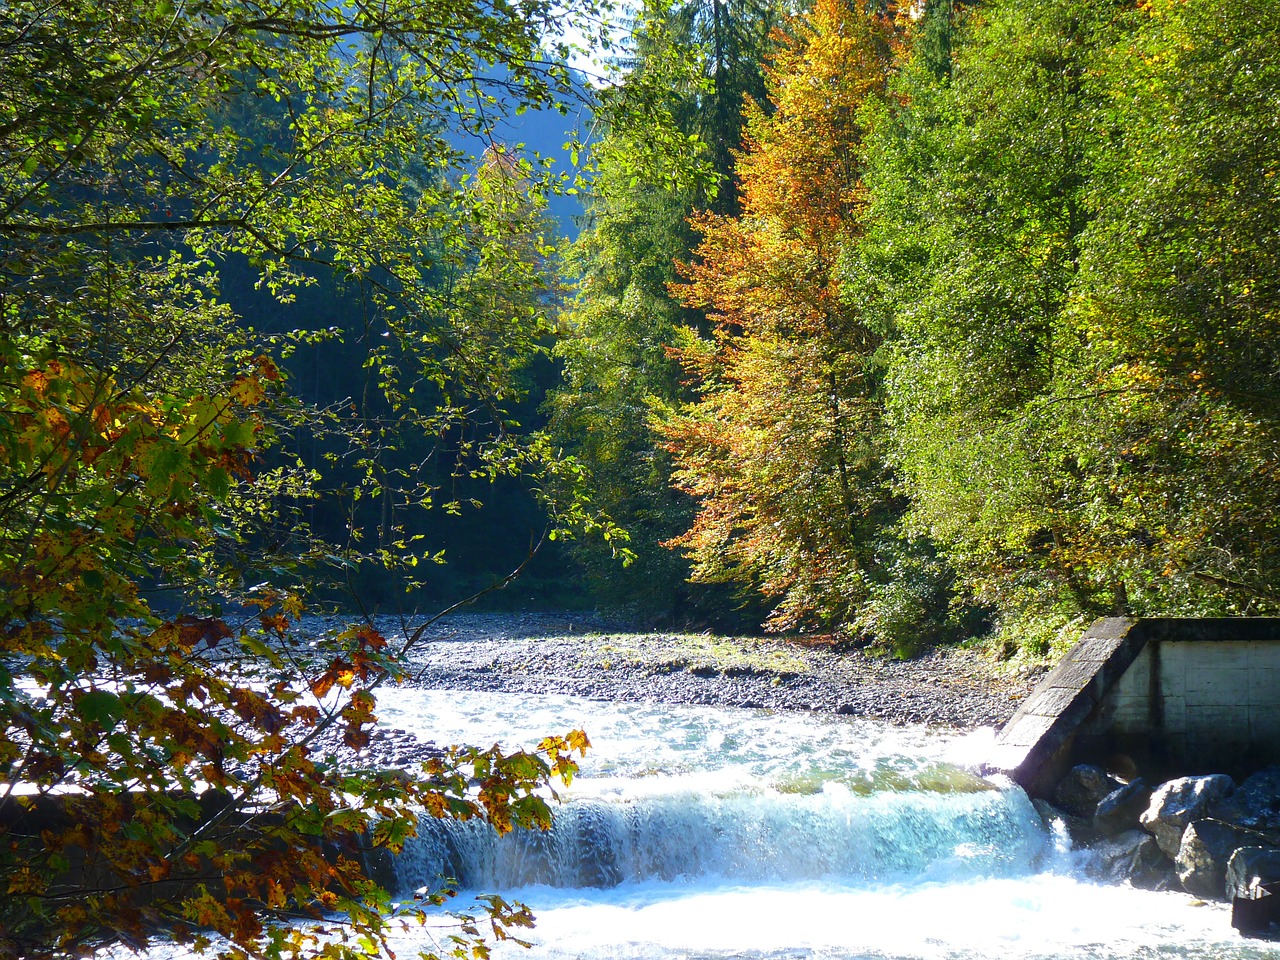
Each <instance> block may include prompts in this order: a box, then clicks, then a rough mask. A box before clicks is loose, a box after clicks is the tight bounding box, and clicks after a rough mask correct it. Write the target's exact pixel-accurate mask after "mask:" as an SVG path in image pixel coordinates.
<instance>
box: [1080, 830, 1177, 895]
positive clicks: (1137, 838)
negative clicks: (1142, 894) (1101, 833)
mask: <svg viewBox="0 0 1280 960" xmlns="http://www.w3.org/2000/svg"><path fill="white" fill-rule="evenodd" d="M1093 854H1094V856H1095V857H1096V859H1095V860H1094V861H1093V862H1092V863H1091V864H1090V865H1089V866H1088V867H1087V868H1086V872H1087V873H1089V875H1090V876H1093V877H1096V878H1097V879H1099V880H1105V881H1107V882H1108V883H1124V882H1125V881H1128V882H1129V883H1130V884H1131V885H1132V886H1135V887H1137V888H1138V889H1140V890H1167V889H1168V888H1169V887H1170V886H1172V881H1173V869H1172V868H1173V864H1171V863H1170V862H1169V858H1168V857H1166V856H1165V855H1164V854H1163V853H1161V851H1160V845H1159V844H1158V843H1156V839H1155V837H1153V836H1151V834H1149V833H1146V832H1144V831H1142V830H1127V831H1125V832H1124V833H1122V834H1120V835H1119V836H1118V837H1114V838H1112V839H1110V840H1106V841H1103V842H1102V843H1099V844H1097V845H1096V846H1094V847H1093Z"/></svg>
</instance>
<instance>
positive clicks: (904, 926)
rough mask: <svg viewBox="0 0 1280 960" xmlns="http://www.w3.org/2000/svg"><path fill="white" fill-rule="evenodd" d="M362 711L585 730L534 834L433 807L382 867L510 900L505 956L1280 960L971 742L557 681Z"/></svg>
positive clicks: (404, 943) (469, 725)
mask: <svg viewBox="0 0 1280 960" xmlns="http://www.w3.org/2000/svg"><path fill="white" fill-rule="evenodd" d="M379 707H380V709H379V714H380V719H381V722H382V723H384V724H386V725H388V726H391V727H399V728H402V729H405V730H411V731H416V732H419V733H420V734H421V735H422V736H423V737H424V739H431V740H435V741H436V742H439V743H471V744H477V745H488V744H491V743H494V742H501V743H503V744H504V746H515V745H524V746H532V745H534V744H536V742H537V741H538V740H539V739H540V738H541V737H542V736H543V735H545V734H547V733H564V732H567V731H568V730H569V729H572V728H582V729H585V730H586V731H587V733H588V735H589V736H590V738H591V741H592V744H593V749H592V750H591V751H590V752H589V753H588V755H587V757H586V759H585V760H584V761H583V763H582V772H581V774H580V776H579V777H578V779H576V780H575V781H574V782H573V784H572V786H571V787H569V788H568V789H562V790H561V791H560V792H561V795H562V797H563V800H564V802H563V803H562V804H561V805H560V806H559V807H558V809H557V817H556V822H555V825H554V827H553V828H552V830H551V831H549V832H547V833H524V834H518V835H512V836H510V837H506V838H503V839H501V840H499V839H497V838H496V837H494V836H493V835H492V833H491V832H490V831H488V830H486V829H485V828H484V827H483V826H482V825H477V824H458V823H453V822H440V821H430V822H427V823H425V824H424V829H423V831H422V836H421V837H420V838H418V839H417V840H415V841H413V842H411V844H410V845H409V846H408V848H407V849H406V851H405V853H404V854H403V855H402V856H401V857H400V859H399V861H398V877H399V886H400V889H399V891H398V893H399V894H400V895H402V896H410V895H412V893H413V891H414V890H415V889H416V888H418V887H422V886H431V885H435V884H437V883H439V882H440V880H441V879H442V878H445V877H449V878H454V879H456V880H457V881H458V883H459V885H460V887H461V889H462V893H461V895H460V896H459V897H458V899H457V901H455V903H456V905H457V906H458V907H459V908H462V907H464V906H465V905H466V902H467V901H468V900H469V899H470V898H471V897H472V896H474V894H476V893H482V892H499V893H501V894H502V895H503V896H505V897H506V898H507V899H509V900H519V901H522V902H524V903H526V904H528V905H529V906H530V907H531V908H532V909H533V911H534V912H535V914H536V915H537V927H536V929H535V930H534V931H533V932H532V934H531V935H529V939H531V940H532V941H533V942H534V946H533V948H532V950H531V951H525V950H523V949H521V948H519V947H515V946H512V945H503V944H499V945H497V947H496V949H495V955H496V956H498V957H500V958H504V960H505V958H508V957H527V958H529V960H568V958H584V960H597V958H599V960H606V958H607V960H624V958H681V960H694V958H707V960H722V958H724V960H727V958H737V957H741V958H751V960H773V958H777V960H807V958H815V960H826V958H831V960H1121V958H1135V957H1136V958H1149V960H1154V958H1174V957H1177V958H1193V960H1218V958H1222V960H1245V958H1270V960H1280V944H1270V943H1264V942H1258V941H1249V940H1243V939H1241V938H1240V937H1239V936H1238V935H1237V934H1236V933H1235V932H1234V931H1233V930H1232V929H1231V926H1230V917H1229V910H1228V908H1227V907H1226V906H1225V905H1223V904H1199V903H1198V901H1195V900H1193V899H1192V898H1190V897H1188V896H1185V895H1182V894H1177V893H1150V892H1145V891H1140V890H1133V889H1130V888H1128V887H1121V886H1108V885H1102V884H1097V883H1093V882H1090V881H1089V880H1088V879H1086V873H1085V869H1084V868H1085V867H1086V865H1087V861H1088V857H1089V854H1088V853H1087V852H1086V851H1072V850H1071V849H1070V848H1069V846H1068V844H1067V843H1066V842H1065V840H1064V839H1063V837H1062V836H1060V835H1057V834H1056V833H1055V831H1053V830H1048V829H1046V828H1045V827H1044V825H1043V824H1042V823H1041V821H1040V818H1039V817H1038V816H1037V814H1036V812H1035V810H1034V809H1033V808H1032V806H1031V804H1030V802H1029V801H1028V800H1027V798H1026V796H1025V795H1024V794H1023V793H1022V791H1021V790H1020V789H1018V788H1017V787H1011V786H1006V787H1003V788H999V787H994V786H992V785H990V784H987V783H985V782H984V781H981V780H979V779H978V778H976V777H974V776H973V775H971V774H969V773H967V772H965V770H964V769H963V766H964V764H966V763H972V762H974V761H976V760H978V759H980V757H981V755H982V751H983V747H984V745H985V742H986V740H985V737H984V736H983V735H981V734H970V735H959V734H956V733H954V732H951V731H941V730H936V729H929V728H926V727H894V726H889V725H887V724H882V723H876V722H872V721H866V720H857V719H851V718H845V717H838V716H819V715H810V714H804V713H794V712H785V713H782V712H769V711H764V710H747V709H734V708H727V709H726V708H711V707H672V706H664V705H662V704H642V703H627V704H620V703H619V704H615V703H606V702H599V701H589V700H583V699H576V698H572V697H566V696H558V695H543V696H539V695H533V694H495V693H460V692H445V691H422V690H405V689H400V690H390V691H387V690H384V691H383V692H382V693H381V695H380V703H379ZM440 922H441V924H444V923H445V918H444V917H441V918H440ZM447 934H448V928H447V927H445V926H440V927H439V928H436V927H434V926H430V925H429V926H428V927H427V928H426V929H419V930H415V931H414V932H413V933H411V934H405V935H400V936H399V937H398V938H397V942H396V947H397V952H401V955H404V954H409V955H413V954H414V953H416V951H417V950H423V949H441V948H442V947H444V946H445V944H444V941H443V938H444V937H445V936H447Z"/></svg>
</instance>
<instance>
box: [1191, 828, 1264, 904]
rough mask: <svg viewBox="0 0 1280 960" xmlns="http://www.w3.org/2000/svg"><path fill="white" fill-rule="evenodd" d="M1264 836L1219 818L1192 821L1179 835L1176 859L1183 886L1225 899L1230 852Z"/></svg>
mask: <svg viewBox="0 0 1280 960" xmlns="http://www.w3.org/2000/svg"><path fill="white" fill-rule="evenodd" d="M1265 839H1266V838H1265V837H1263V836H1262V835H1261V834H1259V833H1255V832H1254V831H1252V830H1246V829H1244V828H1243V827H1237V826H1235V825H1234V824H1231V823H1225V822H1223V821H1222V820H1193V821H1192V822H1191V823H1189V824H1187V829H1186V830H1185V831H1184V832H1183V834H1182V844H1181V845H1180V846H1179V847H1178V856H1177V859H1176V863H1177V865H1178V880H1179V881H1180V882H1181V883H1182V888H1183V889H1184V890H1186V891H1187V893H1191V894H1194V895H1195V896H1197V897H1203V898H1204V899H1206V900H1222V899H1225V897H1224V892H1223V891H1224V889H1225V880H1226V876H1227V863H1228V862H1229V861H1230V860H1231V856H1232V854H1234V853H1235V852H1236V850H1238V849H1239V848H1240V847H1246V846H1249V845H1251V844H1257V843H1258V842H1259V841H1262V840H1265Z"/></svg>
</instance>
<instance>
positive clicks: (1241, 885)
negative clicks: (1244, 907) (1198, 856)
mask: <svg viewBox="0 0 1280 960" xmlns="http://www.w3.org/2000/svg"><path fill="white" fill-rule="evenodd" d="M1271 883H1280V848H1277V847H1270V846H1248V847H1239V848H1237V850H1236V851H1235V852H1234V853H1233V854H1231V859H1230V860H1229V861H1227V874H1226V884H1225V890H1224V892H1225V893H1226V895H1227V897H1228V898H1234V897H1242V898H1244V899H1246V900H1247V899H1250V898H1256V896H1255V895H1256V894H1257V893H1258V891H1259V890H1260V889H1261V888H1262V887H1263V886H1264V885H1266V884H1271Z"/></svg>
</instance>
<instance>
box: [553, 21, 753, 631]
mask: <svg viewBox="0 0 1280 960" xmlns="http://www.w3.org/2000/svg"><path fill="white" fill-rule="evenodd" d="M772 19H773V14H772V12H771V9H770V8H769V7H768V6H767V5H759V4H755V5H753V4H744V5H740V6H735V7H734V8H733V10H731V9H730V5H727V4H722V3H720V2H719V0H717V2H716V3H714V4H710V5H708V4H704V3H690V4H686V5H683V6H677V7H673V8H668V7H658V8H656V9H650V10H648V12H647V14H646V16H645V17H643V18H642V19H641V20H640V21H639V23H638V24H637V28H636V32H635V36H634V37H633V45H634V48H635V49H634V55H633V57H632V58H631V59H630V60H628V66H629V67H630V73H629V74H628V75H627V76H626V78H625V80H624V81H623V83H622V84H621V85H620V87H619V88H618V90H617V93H616V95H617V96H618V97H619V98H620V99H621V100H622V101H623V102H624V103H625V102H626V101H627V100H628V99H629V98H631V97H637V98H638V99H639V100H640V101H641V102H650V101H652V99H654V97H652V96H648V95H647V91H649V90H655V91H657V93H656V96H657V97H660V98H661V101H662V103H663V107H664V110H665V112H666V115H667V116H669V117H670V119H671V126H672V128H674V129H675V130H677V131H679V133H680V136H681V138H682V140H681V141H680V142H679V143H678V144H677V145H676V152H678V154H679V157H678V159H679V163H678V164H676V165H672V164H670V163H669V162H666V161H664V162H666V166H665V167H659V166H655V165H653V160H655V159H661V158H663V157H664V156H666V157H669V156H670V154H671V153H672V152H673V151H661V150H658V149H655V147H658V146H660V145H657V144H654V143H653V142H652V132H651V130H650V129H649V128H648V127H647V126H646V125H644V124H635V125H630V126H615V127H614V128H611V129H610V130H609V131H608V132H607V133H606V134H605V136H603V137H602V138H601V140H600V141H598V142H597V143H595V144H594V145H593V147H592V153H593V157H594V162H595V165H596V167H597V170H598V173H597V175H596V177H595V179H594V181H593V183H592V188H591V196H590V200H589V202H588V205H587V216H586V225H585V229H584V230H583V233H582V235H581V237H580V239H579V240H578V242H577V243H576V244H575V246H574V249H573V251H572V253H571V256H570V258H569V262H568V269H569V272H570V274H571V276H573V277H574V278H575V280H576V283H577V293H576V296H575V297H574V298H573V300H572V301H571V302H570V303H569V305H568V307H567V309H566V310H565V312H564V314H563V315H562V330H561V336H560V340H559V342H558V343H557V345H556V355H557V357H559V358H560V359H561V360H562V361H563V364H564V368H563V370H564V373H563V376H564V386H563V387H561V388H560V389H558V390H556V391H554V392H553V393H552V395H551V397H550V398H549V401H548V407H549V409H550V411H551V414H552V424H551V428H552V431H553V433H554V435H555V436H556V438H557V439H558V440H559V441H560V442H562V443H564V444H565V445H566V447H567V449H569V450H571V451H572V452H573V455H574V456H575V457H576V458H577V459H578V460H579V461H580V462H581V463H582V465H583V467H584V469H585V470H587V471H588V476H589V478H590V479H589V484H590V486H591V489H592V491H593V495H594V497H595V498H596V499H597V501H598V502H599V503H600V505H601V506H602V507H604V508H605V509H606V511H607V512H608V513H609V515H610V516H612V517H613V518H615V519H616V520H617V521H618V522H619V524H620V525H621V526H623V527H625V528H626V529H627V530H628V532H629V533H630V543H629V544H628V546H627V548H626V549H627V550H628V551H629V552H630V554H631V556H630V559H631V560H632V561H633V562H632V563H631V564H630V566H629V567H627V568H626V569H621V568H620V567H619V564H618V563H617V560H616V558H615V557H614V556H613V552H614V551H612V550H609V551H606V550H602V549H601V548H600V546H599V544H598V542H584V543H583V544H581V545H580V546H579V547H578V548H577V549H576V551H575V552H576V554H577V556H578V558H579V560H580V561H581V562H582V564H583V565H584V568H585V569H586V571H587V573H588V575H589V577H590V579H591V581H592V582H593V584H594V585H595V588H594V589H595V591H596V592H597V594H598V595H600V596H602V597H603V598H605V599H606V601H611V602H614V603H623V604H628V605H633V606H634V607H636V608H637V609H639V610H641V611H643V612H644V613H645V615H646V616H649V617H664V616H665V617H676V618H679V619H698V620H705V619H707V618H709V617H712V618H714V617H719V618H720V619H724V618H725V617H726V614H727V610H726V609H725V608H727V607H729V606H731V598H729V597H727V596H725V595H724V594H722V593H718V592H715V591H708V590H706V589H705V588H702V589H691V588H690V587H689V585H688V584H687V583H686V578H687V576H688V572H689V569H688V564H687V562H686V561H685V560H684V559H683V558H681V557H680V556H678V555H673V554H672V553H671V552H670V551H667V550H664V549H663V548H662V547H661V546H660V544H661V542H662V541H664V540H667V539H669V538H671V537H674V536H676V535H677V534H679V533H680V532H681V531H682V530H684V529H685V528H686V527H687V526H688V524H689V523H690V521H691V519H692V516H693V504H692V501H691V500H690V499H689V498H688V497H687V496H685V495H683V494H681V493H679V492H678V491H674V490H673V489H672V488H671V486H670V483H669V479H670V475H671V471H672V469H673V467H672V463H671V459H670V456H669V455H668V453H667V451H666V450H664V449H663V448H662V446H661V444H660V443H659V441H658V440H657V438H655V436H654V435H653V433H652V431H651V429H650V425H649V419H650V411H651V407H652V405H653V404H655V403H658V404H661V403H672V402H674V401H676V400H677V399H678V398H680V397H681V395H682V391H683V388H682V386H681V383H680V372H679V365H678V363H677V362H676V361H675V359H674V358H673V357H671V356H670V355H669V347H670V345H671V344H673V343H674V342H675V341H676V339H677V336H678V331H680V330H681V329H684V328H686V327H690V326H694V327H697V326H704V325H705V320H704V318H703V317H702V314H701V312H700V311H697V310H691V309H688V308H686V307H684V306H682V305H681V304H680V303H678V302H677V301H676V299H675V298H674V297H673V296H672V295H671V293H670V292H669V290H668V285H669V284H670V283H672V282H674V281H675V280H677V279H678V276H677V273H676V269H675V264H676V262H677V261H679V260H683V259H686V258H687V257H688V256H689V253H690V251H691V250H692V249H693V246H694V243H695V239H696V237H695V234H694V232H693V230H692V229H691V228H690V226H689V225H688V223H687V218H688V217H689V215H690V214H691V213H692V212H693V211H694V210H696V209H699V208H702V207H705V206H706V205H707V204H709V203H710V204H715V205H717V208H719V209H731V208H732V207H734V206H735V205H736V199H735V196H736V194H735V190H734V189H733V187H732V180H731V175H732V164H731V151H732V150H734V149H736V148H737V147H738V145H739V143H740V137H741V105H742V98H743V96H744V95H749V94H750V93H751V92H753V91H755V90H756V89H757V88H759V87H760V86H761V84H762V80H761V76H762V75H761V65H760V58H761V57H762V56H763V53H764V38H765V35H766V34H767V32H768V29H769V26H770V25H771V23H772ZM699 38H701V42H700V39H699ZM646 158H652V159H646Z"/></svg>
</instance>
